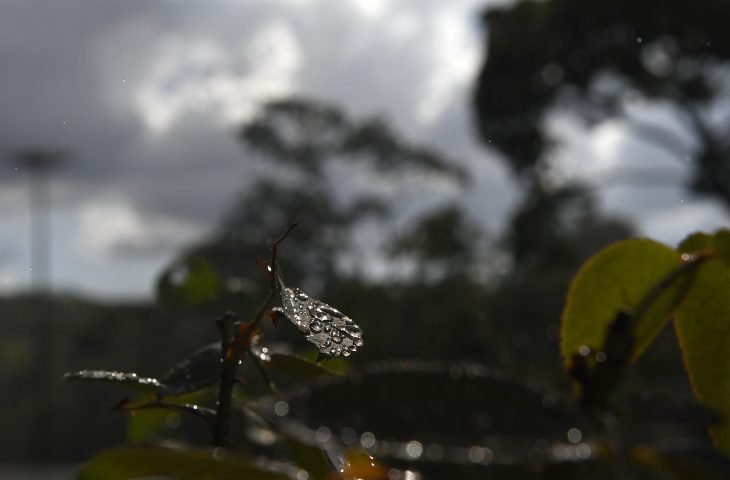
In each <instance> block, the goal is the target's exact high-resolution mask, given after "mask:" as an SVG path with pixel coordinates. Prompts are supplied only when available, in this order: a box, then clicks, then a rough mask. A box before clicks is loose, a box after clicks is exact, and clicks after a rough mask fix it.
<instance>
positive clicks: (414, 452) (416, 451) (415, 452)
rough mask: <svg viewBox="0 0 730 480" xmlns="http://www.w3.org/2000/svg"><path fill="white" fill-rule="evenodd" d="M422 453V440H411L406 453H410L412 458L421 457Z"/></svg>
mask: <svg viewBox="0 0 730 480" xmlns="http://www.w3.org/2000/svg"><path fill="white" fill-rule="evenodd" d="M422 453H423V445H421V442H419V441H418V440H411V441H410V442H408V444H407V445H406V455H408V456H409V457H410V458H413V459H416V458H420V456H421V454H422Z"/></svg>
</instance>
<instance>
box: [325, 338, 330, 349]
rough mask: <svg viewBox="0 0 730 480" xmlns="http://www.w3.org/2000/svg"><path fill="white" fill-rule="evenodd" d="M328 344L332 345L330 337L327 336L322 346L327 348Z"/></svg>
mask: <svg viewBox="0 0 730 480" xmlns="http://www.w3.org/2000/svg"><path fill="white" fill-rule="evenodd" d="M330 346H332V339H330V338H328V339H327V340H325V341H324V347H325V348H327V347H330Z"/></svg>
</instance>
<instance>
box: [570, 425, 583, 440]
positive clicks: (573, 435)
mask: <svg viewBox="0 0 730 480" xmlns="http://www.w3.org/2000/svg"><path fill="white" fill-rule="evenodd" d="M567 436H568V441H569V442H570V443H578V442H580V439H581V438H583V433H581V431H580V430H578V429H577V428H571V429H570V430H568V435H567Z"/></svg>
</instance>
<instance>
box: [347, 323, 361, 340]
mask: <svg viewBox="0 0 730 480" xmlns="http://www.w3.org/2000/svg"><path fill="white" fill-rule="evenodd" d="M343 331H344V332H345V334H346V335H349V336H351V337H356V338H359V337H362V328H360V327H358V326H357V325H348V326H345V328H344V329H343Z"/></svg>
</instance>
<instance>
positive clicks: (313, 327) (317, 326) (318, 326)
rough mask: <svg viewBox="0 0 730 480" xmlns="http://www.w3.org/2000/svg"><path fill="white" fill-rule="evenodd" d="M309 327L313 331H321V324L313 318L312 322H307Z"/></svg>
mask: <svg viewBox="0 0 730 480" xmlns="http://www.w3.org/2000/svg"><path fill="white" fill-rule="evenodd" d="M309 328H310V330H312V331H313V332H314V333H319V332H321V331H322V324H321V323H319V322H318V321H316V320H315V321H314V322H312V323H310V324H309Z"/></svg>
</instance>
